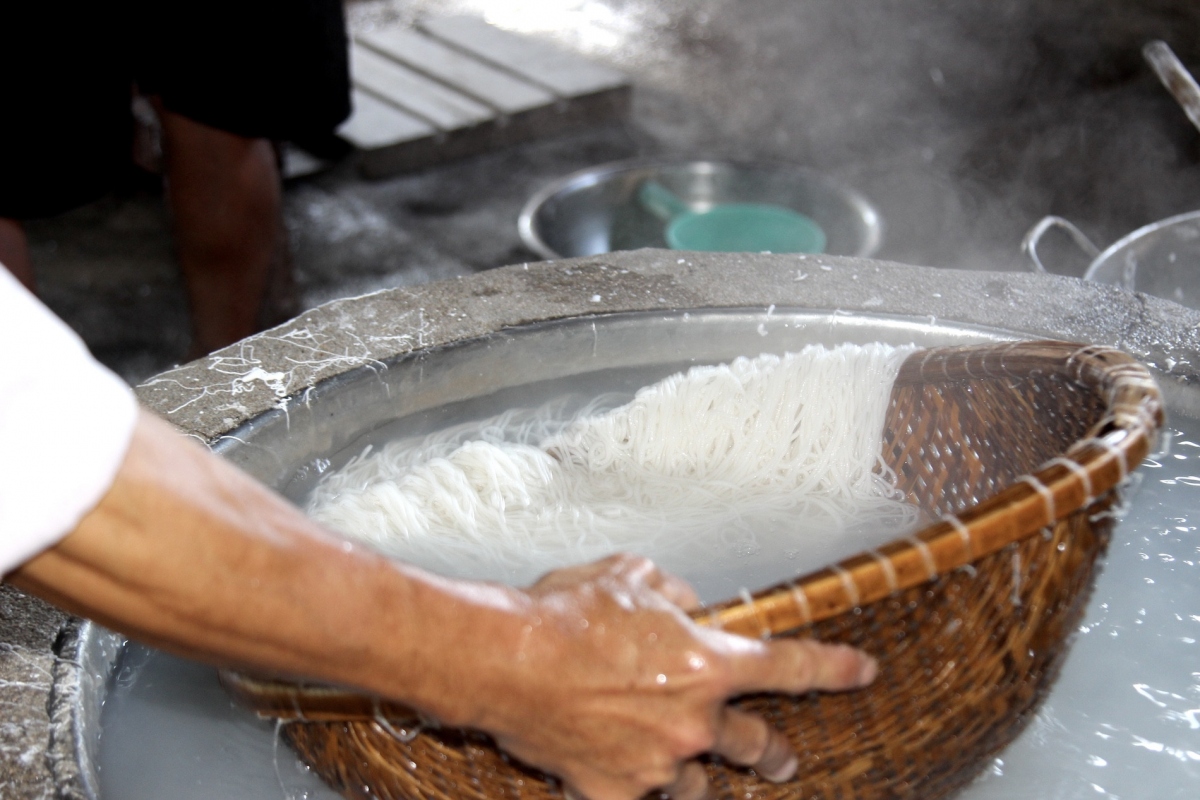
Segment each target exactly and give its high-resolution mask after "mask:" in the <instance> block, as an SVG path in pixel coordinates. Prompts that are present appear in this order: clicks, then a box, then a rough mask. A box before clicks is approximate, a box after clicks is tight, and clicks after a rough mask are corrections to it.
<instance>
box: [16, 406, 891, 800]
mask: <svg viewBox="0 0 1200 800" xmlns="http://www.w3.org/2000/svg"><path fill="white" fill-rule="evenodd" d="M10 579H11V580H13V581H14V582H16V583H18V584H19V585H21V586H22V587H24V588H26V589H28V590H30V591H32V592H34V593H36V594H40V595H41V596H43V597H45V598H47V599H49V600H51V601H52V602H55V603H56V604H58V605H60V606H62V607H64V608H67V609H69V610H72V611H75V612H77V613H80V614H83V615H86V616H89V617H91V618H93V619H97V620H98V621H100V622H102V623H104V624H106V625H109V626H111V627H113V628H115V629H117V630H121V631H124V632H126V633H128V634H130V635H132V636H135V637H137V638H139V639H141V640H143V641H147V642H150V643H152V644H156V645H159V646H162V647H164V648H166V649H169V650H173V651H174V652H177V653H182V654H185V655H190V656H193V657H197V658H201V659H204V660H207V661H210V662H212V663H215V664H219V665H223V666H236V667H243V668H255V669H258V670H266V671H271V672H277V673H284V674H290V675H295V676H304V677H309V678H316V679H321V680H326V681H330V682H334V683H338V684H344V685H350V686H355V687H358V688H361V689H364V690H367V691H370V692H374V693H377V694H379V695H382V696H385V697H390V698H394V699H397V700H401V701H404V702H406V703H408V704H410V705H412V706H415V707H417V708H420V709H422V710H423V711H425V712H427V713H429V714H430V715H432V716H434V717H436V718H438V719H440V720H441V721H443V722H444V723H446V724H450V725H463V726H471V727H478V728H481V729H483V730H487V731H489V732H491V733H492V734H494V735H495V736H496V737H497V740H498V741H499V742H500V744H501V745H502V746H504V747H505V748H506V749H509V750H510V751H511V752H513V753H514V754H515V755H517V756H519V757H521V758H523V759H524V760H526V761H529V762H530V763H533V764H535V765H537V766H541V767H543V768H545V769H548V770H550V771H552V772H555V773H557V774H560V775H562V776H564V777H565V778H566V779H567V780H568V782H569V783H570V784H572V785H573V786H574V787H575V788H576V789H578V790H579V791H580V792H582V793H583V794H585V795H587V796H588V797H590V798H592V800H609V798H612V799H613V800H616V799H617V798H621V800H625V799H626V798H631V797H635V796H638V795H640V794H642V793H644V792H645V791H646V790H648V789H650V788H652V787H656V786H671V785H673V784H674V786H675V789H676V794H677V796H681V797H682V796H696V794H695V791H694V789H695V787H696V785H697V783H696V782H697V775H696V773H695V770H697V769H698V767H697V766H695V765H694V764H693V765H691V766H689V767H687V768H681V764H683V763H684V761H685V759H687V758H689V757H691V756H693V755H695V754H697V753H700V752H703V751H706V750H712V749H716V750H718V751H721V752H723V753H725V754H726V755H727V756H729V757H731V758H733V759H734V760H739V761H743V762H750V763H756V762H757V763H760V769H762V770H763V771H764V772H766V773H767V774H770V775H772V776H774V777H786V775H785V774H784V773H785V772H787V771H788V770H789V769H794V765H792V764H789V760H790V759H789V754H788V752H787V751H786V748H783V747H782V745H781V740H780V739H779V738H778V734H775V735H774V736H771V735H770V734H769V732H768V729H767V728H766V726H765V723H762V722H761V720H757V719H755V718H747V717H745V716H744V715H740V714H737V713H733V712H730V711H728V710H726V709H727V707H726V705H725V701H726V699H727V698H728V697H729V696H731V695H734V694H737V693H740V692H746V691H754V690H766V689H780V690H786V691H803V690H806V689H808V688H809V687H818V688H830V689H836V688H848V687H850V686H855V685H859V684H860V683H862V682H863V680H864V679H867V678H869V677H870V676H871V674H872V673H873V666H872V664H871V663H870V662H869V661H867V660H865V659H863V658H862V657H860V656H859V655H857V654H855V653H854V652H853V651H850V650H848V649H845V648H836V649H822V648H820V647H819V646H817V645H814V644H811V643H807V644H806V643H797V642H777V643H770V644H767V643H762V642H757V641H752V640H749V639H743V638H741V637H735V636H731V635H727V634H723V633H721V632H719V631H710V630H705V629H702V628H700V627H698V626H695V625H693V624H692V623H691V622H690V621H689V620H688V619H687V617H686V615H685V614H683V612H682V611H681V610H680V607H679V605H677V604H676V602H675V601H677V602H680V603H687V602H688V601H689V600H690V596H689V594H690V593H689V590H688V589H687V588H686V587H685V586H684V585H682V584H681V583H680V582H678V581H675V580H674V579H672V578H670V577H668V576H664V575H662V573H659V572H658V571H657V570H655V569H653V567H652V566H650V565H649V564H648V562H644V561H643V560H641V559H633V558H616V559H610V560H607V561H605V562H600V563H599V564H596V565H589V566H585V567H579V568H575V569H572V570H564V571H560V572H557V573H552V574H551V575H550V576H547V577H546V578H544V579H543V580H542V581H540V582H539V583H537V584H535V585H534V586H532V587H530V588H529V589H527V590H519V589H513V588H509V587H503V586H499V585H494V584H480V583H467V582H461V581H451V580H447V579H443V578H440V577H437V576H434V575H430V574H428V573H425V572H422V571H420V570H417V569H414V568H412V567H409V566H406V565H403V564H399V563H396V562H394V561H390V560H387V559H384V558H381V557H379V556H377V555H375V554H373V553H372V552H370V551H368V550H366V549H363V548H359V547H355V546H351V545H348V544H346V543H344V542H342V541H340V540H338V539H336V538H335V537H333V536H331V535H329V534H328V533H326V532H325V531H324V530H322V529H321V528H319V527H317V526H316V525H315V524H313V523H312V522H310V521H309V520H307V519H306V518H305V517H304V516H303V515H302V514H301V513H300V512H299V511H297V510H296V509H295V508H294V507H293V506H291V505H290V504H289V503H287V502H286V501H284V500H283V499H282V498H280V497H278V496H277V495H275V494H274V493H272V492H270V491H269V490H267V489H266V488H265V487H263V486H261V485H260V484H258V483H256V482H255V481H253V480H252V479H250V478H249V477H247V476H246V475H244V474H243V473H241V472H240V471H238V470H237V469H236V468H234V467H232V466H231V465H229V464H227V463H226V462H223V461H221V460H220V459H218V458H216V457H214V456H212V455H211V454H209V453H207V452H206V451H205V450H203V448H200V447H199V446H197V445H195V443H193V442H189V441H187V440H186V439H184V438H183V437H180V436H179V435H178V434H177V433H175V432H174V431H173V430H171V429H170V428H169V427H168V426H167V425H166V424H165V423H162V422H161V421H159V420H157V419H155V418H154V417H152V416H151V415H149V414H148V413H146V412H142V413H141V415H140V417H139V419H138V422H137V425H136V429H135V433H134V436H133V440H132V443H131V445H130V448H129V451H128V453H127V455H126V457H125V460H124V462H123V463H122V466H121V468H120V470H119V472H118V474H117V478H116V480H115V481H114V483H113V484H112V487H111V488H110V490H109V491H108V493H107V494H106V495H105V496H104V498H103V499H102V500H101V501H100V503H99V504H98V505H97V506H96V507H95V508H94V509H93V510H92V511H91V512H90V513H88V514H87V515H86V516H85V517H84V518H83V520H82V521H81V522H80V524H79V525H78V527H77V528H76V529H75V530H74V531H73V532H72V533H71V534H70V535H69V536H67V537H66V538H65V539H64V540H63V541H62V542H61V543H60V544H58V545H57V546H55V547H53V548H51V549H49V550H47V551H45V552H43V553H41V554H40V555H38V556H36V557H35V558H33V559H31V560H29V561H28V562H26V563H25V564H24V565H23V566H21V567H20V568H19V569H17V570H16V571H15V572H13V573H12V574H11V575H10ZM584 621H586V622H587V626H586V627H585V626H584V625H583V622H584ZM660 675H662V676H664V679H663V680H662V682H660V679H659V677H658V676H660ZM764 757H765V760H766V762H767V763H765V764H763V763H762V762H763V761H764ZM681 770H682V771H681ZM701 780H702V778H701ZM689 782H690V783H689ZM689 787H691V788H689ZM699 787H700V788H702V783H701V784H699Z"/></svg>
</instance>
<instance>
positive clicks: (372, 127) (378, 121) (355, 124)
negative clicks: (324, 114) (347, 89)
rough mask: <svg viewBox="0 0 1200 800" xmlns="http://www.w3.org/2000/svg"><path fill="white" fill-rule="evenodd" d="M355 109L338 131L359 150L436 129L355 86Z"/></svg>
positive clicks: (432, 133) (419, 136) (424, 135)
mask: <svg viewBox="0 0 1200 800" xmlns="http://www.w3.org/2000/svg"><path fill="white" fill-rule="evenodd" d="M351 100H352V102H353V104H354V110H353V111H352V112H351V113H350V118H349V119H347V120H346V121H345V122H343V123H342V125H341V127H339V128H338V131H337V132H338V135H339V136H341V137H342V138H343V139H345V140H346V141H348V142H350V144H352V145H354V146H355V147H357V148H359V149H361V150H375V149H377V148H380V147H392V146H394V145H398V144H402V143H405V142H412V141H414V140H416V139H424V138H428V137H431V136H435V135H437V129H436V128H434V127H433V126H432V125H430V124H429V123H428V122H425V121H424V120H421V119H417V118H416V117H414V116H412V115H411V114H407V113H405V112H403V111H401V110H400V109H398V108H396V107H395V106H393V105H391V104H389V103H385V102H383V101H382V100H380V99H378V98H376V97H375V96H373V95H370V94H367V93H366V92H363V91H361V90H359V89H355V90H354V91H353V92H352V94H351Z"/></svg>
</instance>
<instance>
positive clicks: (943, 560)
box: [223, 342, 1163, 800]
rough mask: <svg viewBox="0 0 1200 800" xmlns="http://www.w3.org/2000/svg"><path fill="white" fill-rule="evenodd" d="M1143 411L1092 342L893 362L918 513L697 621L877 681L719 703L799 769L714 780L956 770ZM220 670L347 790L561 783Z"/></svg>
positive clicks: (555, 793) (876, 793)
mask: <svg viewBox="0 0 1200 800" xmlns="http://www.w3.org/2000/svg"><path fill="white" fill-rule="evenodd" d="M1162 422H1163V412H1162V403H1161V398H1160V395H1159V392H1158V388H1157V386H1156V385H1155V383H1154V380H1153V379H1152V377H1151V376H1150V373H1149V372H1148V371H1147V370H1146V368H1145V367H1143V366H1141V365H1140V364H1138V363H1136V362H1135V361H1134V360H1133V359H1132V358H1131V357H1129V356H1128V355H1126V354H1124V353H1122V352H1120V351H1118V350H1114V349H1111V348H1106V347H1085V346H1082V345H1078V344H1069V343H1064V342H1019V343H1011V344H992V345H983V346H975V347H959V348H936V349H929V350H923V351H918V352H916V353H914V354H913V355H911V356H910V357H909V358H908V359H907V360H906V362H905V363H904V365H903V366H902V368H901V370H900V373H899V377H898V378H897V381H896V384H895V388H894V389H893V392H892V400H891V407H890V411H889V415H888V422H887V425H886V428H885V435H884V442H883V454H884V459H885V460H886V461H887V462H888V463H889V464H890V466H891V467H892V468H893V469H895V471H896V474H897V475H898V477H899V482H900V487H901V488H902V489H903V490H904V491H905V492H906V494H907V497H908V499H909V500H910V501H911V502H913V503H915V504H916V505H918V506H919V507H920V509H921V510H922V513H923V515H924V518H925V519H926V521H927V523H928V524H926V525H924V527H922V528H921V530H919V532H917V533H916V534H914V535H912V536H908V537H905V538H902V539H897V540H896V541H893V542H891V543H889V544H887V545H885V546H883V547H880V548H878V549H877V550H872V551H870V552H865V553H861V554H859V555H856V556H853V557H851V558H849V559H846V560H844V561H842V562H840V563H838V564H835V565H833V566H830V567H828V568H825V569H822V570H820V571H818V572H815V573H812V574H810V575H807V576H805V577H803V578H801V579H798V580H796V581H794V582H791V583H787V584H781V585H777V586H772V587H769V588H767V589H764V590H762V591H760V592H758V593H757V594H755V595H753V597H752V598H751V599H750V601H749V602H747V601H746V600H745V599H736V600H732V601H729V602H726V603H723V604H720V605H718V606H716V607H711V608H708V609H705V610H704V611H703V612H701V613H698V614H696V615H695V616H696V619H697V621H699V622H701V623H702V624H709V625H719V626H721V627H723V628H724V629H726V630H729V631H734V632H738V633H742V634H745V635H749V636H763V637H767V636H789V637H812V638H815V639H820V640H824V641H831V642H845V643H847V644H851V645H854V646H856V647H861V648H863V649H865V650H867V651H868V652H870V653H872V654H873V655H875V656H876V657H877V658H878V659H879V662H880V670H879V678H878V679H877V680H876V682H875V683H874V684H873V685H872V686H870V687H869V688H867V689H865V690H862V691H857V692H848V693H840V694H822V693H815V692H814V693H811V694H806V695H803V696H785V695H778V694H770V695H765V694H764V695H756V696H749V697H743V698H740V699H738V700H737V703H738V705H740V706H742V707H744V708H747V709H749V710H752V711H755V712H757V713H759V714H762V715H763V716H765V717H766V718H767V719H768V720H769V721H770V722H771V723H772V724H774V725H775V726H776V727H777V728H778V729H779V730H781V731H782V732H784V733H785V734H786V735H787V737H788V738H789V739H790V741H791V743H792V745H793V746H794V747H795V749H796V752H797V753H798V754H799V755H800V759H801V764H800V769H799V771H798V773H797V777H796V778H795V779H794V780H792V781H790V782H788V783H785V784H782V785H776V784H772V783H769V782H767V781H764V780H762V779H761V778H759V777H758V776H757V775H756V774H755V773H754V772H753V771H751V770H748V769H744V768H739V767H734V766H731V765H728V764H725V763H723V762H722V761H720V760H719V759H715V758H714V759H710V760H708V761H707V762H706V763H707V769H708V771H709V777H710V779H711V781H712V785H713V787H714V790H715V792H716V793H717V794H718V795H719V796H720V797H723V798H731V799H732V798H736V799H737V800H775V799H776V798H784V797H788V798H805V799H807V798H831V799H832V798H859V799H860V800H866V799H868V798H902V797H920V798H922V800H934V799H935V798H941V797H946V796H947V795H949V794H951V793H952V792H954V791H955V790H956V789H958V788H960V787H962V786H964V785H965V784H967V783H969V782H970V781H971V780H972V779H973V778H974V777H975V775H976V774H977V773H978V772H979V771H980V770H981V769H982V768H983V767H984V766H985V765H986V764H987V763H988V759H989V757H990V756H992V755H993V754H995V753H996V752H997V751H999V750H1000V749H1001V748H1003V747H1004V746H1005V745H1007V744H1008V743H1009V742H1010V741H1012V740H1013V738H1014V737H1016V735H1017V734H1018V732H1019V731H1020V730H1021V728H1022V727H1023V726H1024V724H1025V723H1026V722H1027V721H1028V720H1029V719H1030V718H1031V717H1032V715H1033V713H1034V711H1035V709H1036V707H1037V705H1038V703H1039V702H1040V700H1041V699H1042V697H1043V696H1044V695H1045V694H1046V692H1047V691H1048V689H1049V687H1050V685H1051V683H1052V682H1053V679H1054V677H1055V675H1056V672H1057V670H1058V667H1059V665H1060V663H1061V661H1062V659H1063V657H1064V655H1065V652H1066V649H1067V645H1068V642H1069V639H1070V634H1071V632H1072V631H1073V630H1075V628H1076V627H1077V625H1078V623H1079V619H1080V617H1081V615H1082V612H1083V609H1084V606H1085V604H1086V599H1087V594H1088V591H1089V587H1090V585H1091V579H1092V574H1093V568H1094V566H1095V563H1096V560H1097V558H1098V556H1100V555H1101V554H1102V552H1103V550H1104V548H1105V545H1106V543H1107V540H1108V536H1109V532H1110V529H1111V526H1112V520H1113V513H1112V511H1113V506H1114V504H1115V503H1117V502H1118V497H1117V491H1116V490H1117V489H1118V488H1119V487H1120V486H1121V485H1122V484H1123V482H1124V481H1125V478H1126V476H1128V475H1129V474H1130V471H1131V470H1132V469H1134V468H1136V467H1137V465H1138V464H1139V463H1140V462H1141V460H1142V459H1143V458H1144V457H1145V456H1146V454H1147V453H1148V452H1149V450H1150V447H1151V446H1152V443H1153V440H1154V439H1155V437H1156V434H1157V431H1158V428H1159V427H1160V426H1161V424H1162ZM223 680H224V682H225V684H226V686H227V688H228V689H229V690H230V691H231V693H233V694H234V695H235V696H236V697H238V698H239V699H240V700H241V701H243V702H244V703H246V704H248V705H249V706H250V707H252V708H254V709H256V710H258V711H259V713H261V714H263V715H265V716H271V717H275V718H277V719H280V720H282V721H283V722H284V725H283V729H284V732H285V737H286V738H287V740H288V741H289V742H290V744H291V745H292V747H294V748H295V750H296V751H297V752H298V753H299V754H300V756H301V757H302V758H303V760H304V761H306V762H307V763H308V764H309V765H311V767H312V768H313V769H314V770H315V771H316V772H317V773H318V774H320V775H321V776H322V777H323V778H324V779H325V781H326V782H327V783H329V784H330V785H331V786H333V787H334V788H336V789H337V790H339V791H340V792H342V793H343V794H344V795H345V796H346V797H348V798H368V797H370V798H384V799H385V800H400V799H401V798H411V799H412V800H416V799H417V798H434V799H435V800H483V799H484V798H514V800H518V799H519V800H551V798H556V799H557V798H560V797H561V796H562V787H561V785H560V784H559V783H558V782H556V781H555V780H554V779H553V778H551V777H548V776H546V775H543V774H541V773H539V772H537V771H536V770H533V769H530V768H527V767H525V766H524V765H522V764H520V763H517V762H516V761H514V760H511V759H509V758H508V757H507V756H506V755H505V754H503V753H502V752H500V751H499V750H498V749H496V748H495V747H494V745H493V744H492V743H491V741H490V740H489V739H488V737H487V736H485V735H483V734H480V733H477V732H473V731H462V730H447V729H437V728H434V729H422V728H421V726H420V724H419V721H418V720H419V718H418V717H417V715H415V714H414V713H413V712H412V711H410V710H409V709H406V708H404V707H402V706H399V705H396V704H393V703H387V702H382V701H379V700H376V699H372V698H369V697H364V696H361V695H354V694H351V693H348V692H345V691H342V690H335V689H330V688H326V687H320V686H311V685H297V684H290V683H282V682H277V681H271V680H260V679H254V678H249V677H246V676H243V675H236V674H230V673H226V674H224V675H223Z"/></svg>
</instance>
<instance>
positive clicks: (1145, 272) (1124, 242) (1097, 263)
mask: <svg viewBox="0 0 1200 800" xmlns="http://www.w3.org/2000/svg"><path fill="white" fill-rule="evenodd" d="M1054 228H1058V229H1061V230H1063V231H1065V232H1066V233H1067V234H1068V235H1069V236H1070V237H1071V239H1072V241H1074V242H1075V244H1076V245H1077V246H1078V247H1079V248H1080V249H1081V250H1082V251H1083V252H1084V253H1085V254H1086V255H1087V256H1088V257H1089V258H1091V259H1092V261H1091V263H1090V264H1089V266H1088V268H1087V270H1086V271H1085V272H1084V273H1083V276H1082V277H1083V279H1084V280H1085V281H1094V282H1096V283H1107V284H1109V285H1111V286H1119V287H1121V288H1122V289H1126V290H1128V291H1131V292H1135V291H1136V292H1145V293H1146V294H1153V295H1157V296H1158V297H1165V298H1166V299H1168V300H1174V301H1175V302H1176V303H1182V304H1183V305H1186V306H1191V307H1192V308H1200V211H1189V212H1188V213H1186V214H1179V215H1177V216H1174V217H1168V218H1167V219H1164V220H1159V221H1158V222H1154V223H1151V224H1149V225H1146V226H1145V227H1142V228H1138V229H1137V230H1136V231H1134V232H1133V233H1131V234H1129V235H1127V236H1125V237H1124V238H1122V239H1119V240H1117V241H1116V242H1113V243H1112V244H1111V245H1109V246H1108V248H1107V249H1105V250H1104V251H1103V252H1101V251H1100V248H1098V247H1097V246H1096V245H1095V244H1093V243H1092V241H1091V240H1090V239H1089V238H1088V237H1087V236H1085V235H1084V233H1083V231H1081V230H1079V228H1077V227H1076V226H1075V225H1074V224H1072V223H1071V222H1069V221H1067V220H1065V219H1063V218H1062V217H1053V216H1052V217H1046V218H1045V219H1043V220H1042V221H1041V222H1039V223H1038V224H1037V225H1035V226H1033V228H1031V229H1030V231H1029V233H1028V234H1026V235H1025V241H1024V243H1023V244H1022V248H1023V249H1024V251H1025V253H1026V254H1027V255H1028V256H1029V260H1030V265H1031V268H1032V269H1034V270H1035V271H1037V272H1055V273H1058V274H1068V273H1067V272H1066V271H1065V270H1063V269H1060V268H1058V267H1056V266H1055V265H1053V264H1052V265H1051V266H1050V267H1048V266H1047V265H1046V264H1045V263H1044V262H1043V261H1042V258H1041V256H1040V255H1039V254H1038V245H1039V244H1040V242H1041V240H1042V237H1043V236H1045V234H1046V233H1047V232H1048V231H1050V230H1051V229H1054Z"/></svg>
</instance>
